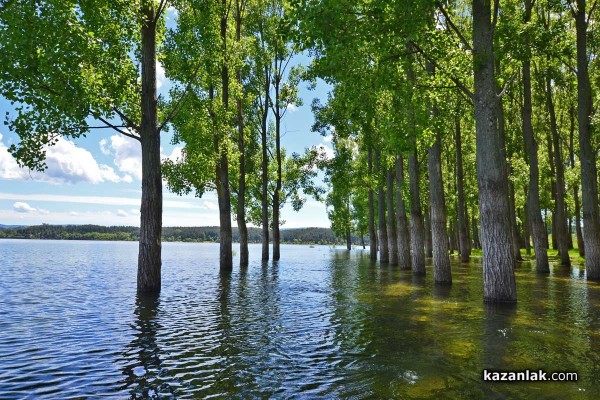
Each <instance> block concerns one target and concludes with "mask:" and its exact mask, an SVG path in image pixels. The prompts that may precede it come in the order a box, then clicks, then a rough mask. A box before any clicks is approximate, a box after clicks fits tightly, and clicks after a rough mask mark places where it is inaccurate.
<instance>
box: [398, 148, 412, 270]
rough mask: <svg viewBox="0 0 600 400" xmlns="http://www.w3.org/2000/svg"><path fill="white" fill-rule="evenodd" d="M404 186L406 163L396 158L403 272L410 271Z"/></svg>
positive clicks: (400, 256)
mask: <svg viewBox="0 0 600 400" xmlns="http://www.w3.org/2000/svg"><path fill="white" fill-rule="evenodd" d="M403 186H404V162H403V160H402V156H398V157H396V230H397V235H398V239H397V242H398V264H399V265H400V269H401V270H409V269H410V236H409V234H408V220H407V218H406V208H405V206H404V199H403V198H402V187H403Z"/></svg>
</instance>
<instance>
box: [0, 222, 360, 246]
mask: <svg viewBox="0 0 600 400" xmlns="http://www.w3.org/2000/svg"><path fill="white" fill-rule="evenodd" d="M232 233H233V240H234V241H235V242H237V241H239V238H240V235H239V232H238V230H237V228H233V230H232ZM0 238H5V239H10V238H13V239H48V240H115V241H138V240H139V239H140V228H137V227H134V226H100V225H48V224H43V225H34V226H23V227H10V228H2V229H0ZM162 239H163V240H164V241H167V242H218V241H219V227H218V226H202V227H179V226H177V227H166V228H163V232H162ZM248 240H249V242H250V243H260V242H261V241H262V235H261V229H259V228H248ZM344 240H345V238H344ZM353 240H354V243H355V244H358V242H359V239H358V238H357V237H353ZM281 242H282V243H290V244H325V245H333V244H342V243H344V242H343V241H342V240H341V239H337V238H336V237H335V235H334V234H333V232H332V230H331V229H329V228H300V229H284V230H282V231H281Z"/></svg>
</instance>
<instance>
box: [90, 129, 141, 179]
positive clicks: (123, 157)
mask: <svg viewBox="0 0 600 400" xmlns="http://www.w3.org/2000/svg"><path fill="white" fill-rule="evenodd" d="M100 151H102V152H103V153H104V154H106V155H112V156H113V157H114V160H113V162H114V163H115V165H116V166H117V168H118V169H119V171H120V172H121V173H124V174H126V175H125V176H126V178H125V181H126V182H131V181H132V178H131V176H133V177H135V178H137V179H140V180H141V179H142V149H141V147H140V144H139V142H137V141H135V140H133V139H131V138H128V137H125V136H123V135H112V136H111V137H110V143H108V142H107V140H106V139H102V140H101V141H100Z"/></svg>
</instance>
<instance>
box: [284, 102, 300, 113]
mask: <svg viewBox="0 0 600 400" xmlns="http://www.w3.org/2000/svg"><path fill="white" fill-rule="evenodd" d="M286 108H287V110H288V111H289V112H295V111H296V110H298V107H296V105H295V104H292V103H290V104H288V105H287V107H286Z"/></svg>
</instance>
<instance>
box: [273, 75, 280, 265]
mask: <svg viewBox="0 0 600 400" xmlns="http://www.w3.org/2000/svg"><path fill="white" fill-rule="evenodd" d="M280 81H281V75H280V72H276V74H275V105H276V107H275V110H276V112H275V158H276V161H277V183H276V185H275V193H274V194H273V260H274V261H277V260H279V259H280V258H281V253H280V241H281V234H280V231H279V211H280V210H279V206H280V204H279V194H280V192H281V111H280V109H279V89H280V88H279V85H280Z"/></svg>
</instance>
